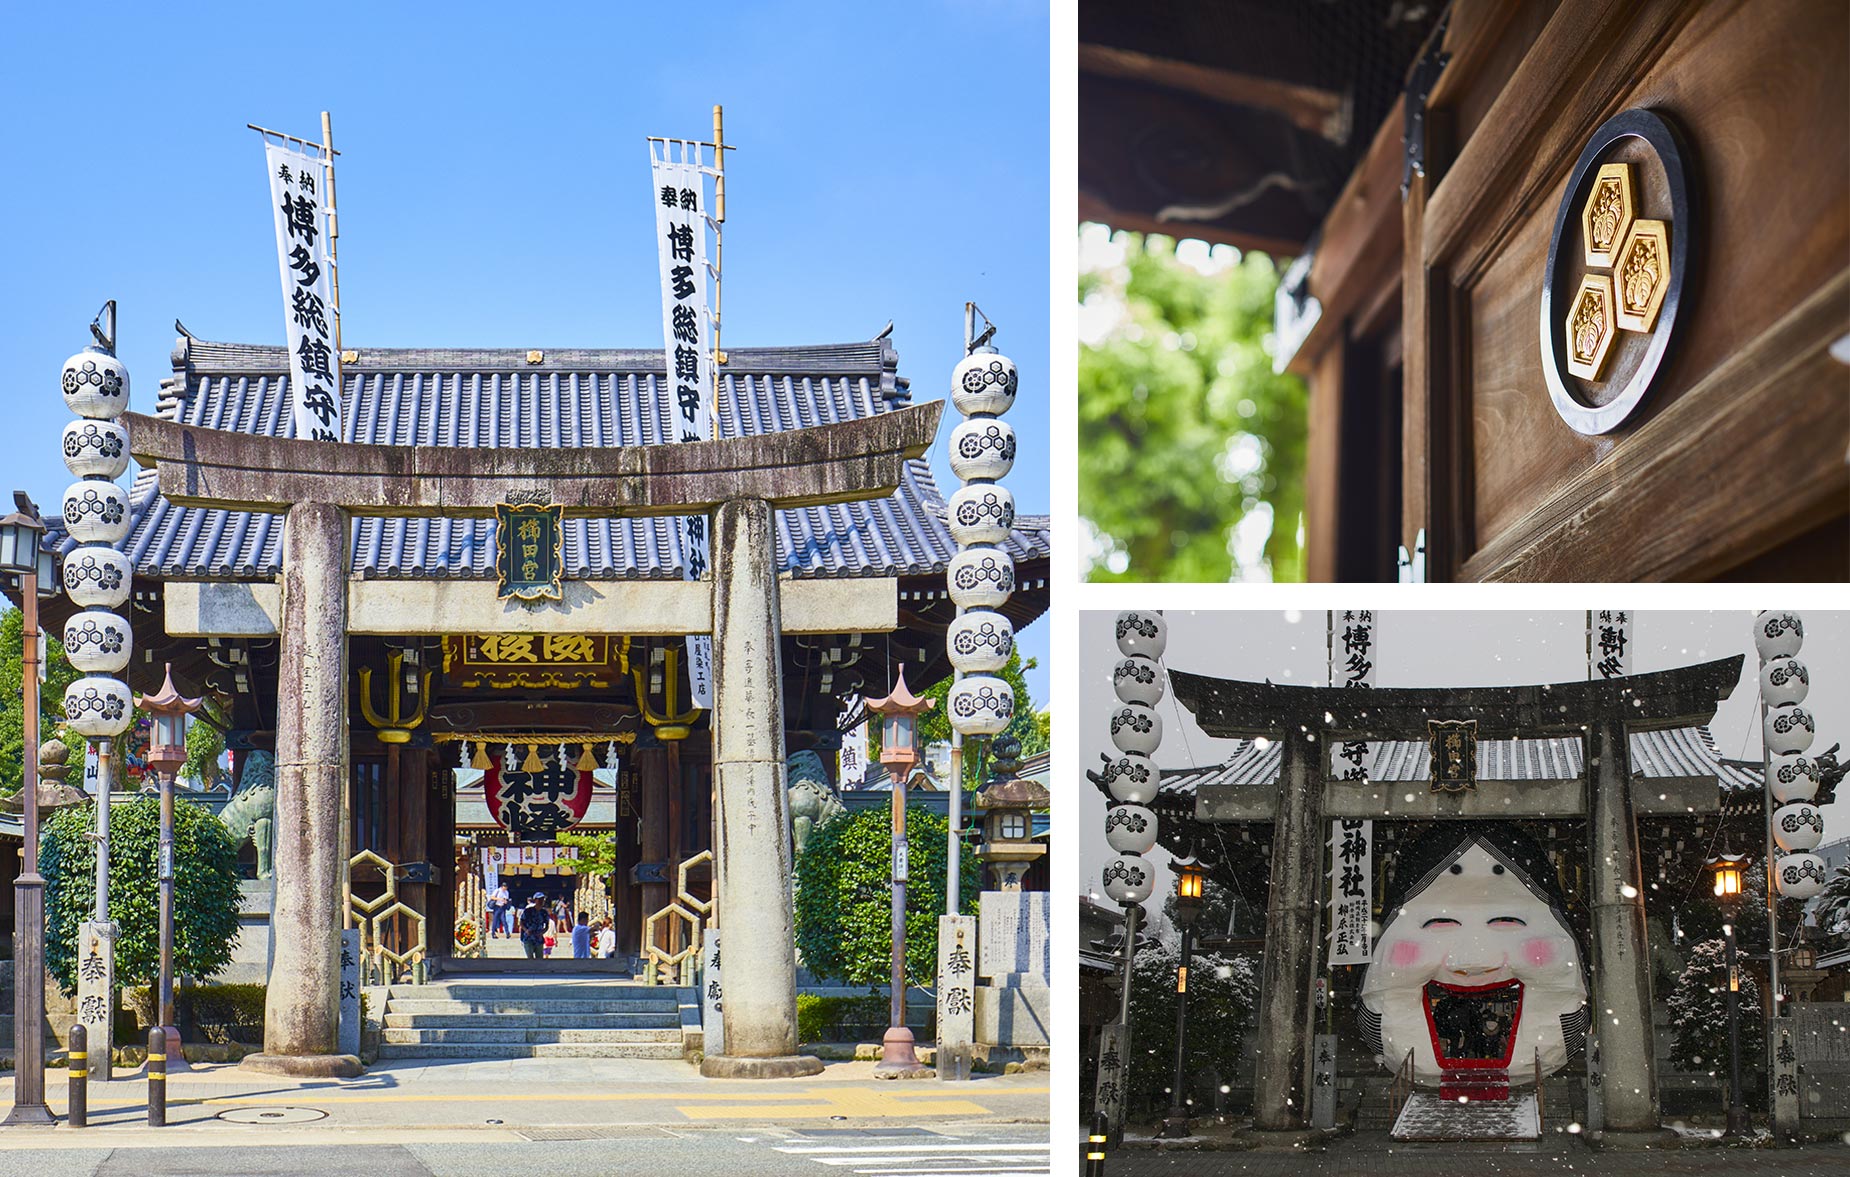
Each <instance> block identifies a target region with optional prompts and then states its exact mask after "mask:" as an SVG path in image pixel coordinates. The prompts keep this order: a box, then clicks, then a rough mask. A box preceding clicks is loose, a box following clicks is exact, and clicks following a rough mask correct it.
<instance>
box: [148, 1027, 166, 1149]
mask: <svg viewBox="0 0 1850 1177" xmlns="http://www.w3.org/2000/svg"><path fill="white" fill-rule="evenodd" d="M166 1126H167V1031H165V1030H163V1029H161V1028H160V1027H159V1026H156V1027H154V1029H152V1030H149V1031H148V1127H150V1128H165V1127H166Z"/></svg>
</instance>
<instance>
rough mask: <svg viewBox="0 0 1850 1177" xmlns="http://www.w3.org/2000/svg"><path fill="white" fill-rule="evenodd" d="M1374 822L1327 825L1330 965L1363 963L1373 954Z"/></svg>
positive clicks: (1344, 820) (1344, 821) (1359, 820)
mask: <svg viewBox="0 0 1850 1177" xmlns="http://www.w3.org/2000/svg"><path fill="white" fill-rule="evenodd" d="M1374 878H1375V823H1374V822H1372V821H1369V820H1367V819H1366V818H1349V817H1345V818H1341V819H1339V820H1337V821H1333V822H1331V823H1330V963H1331V964H1332V965H1348V964H1367V963H1368V961H1369V958H1370V957H1372V956H1373V955H1374V950H1375V943H1374V942H1375V937H1374V925H1373V923H1372V922H1371V921H1372V919H1373V917H1374Z"/></svg>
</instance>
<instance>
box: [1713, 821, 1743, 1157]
mask: <svg viewBox="0 0 1850 1177" xmlns="http://www.w3.org/2000/svg"><path fill="white" fill-rule="evenodd" d="M1705 865H1706V866H1707V867H1708V868H1709V870H1710V871H1711V872H1712V873H1713V874H1714V875H1715V897H1716V898H1717V899H1719V900H1721V904H1722V911H1723V913H1724V914H1725V915H1726V916H1727V922H1726V923H1724V924H1723V925H1722V935H1723V937H1724V940H1725V943H1726V944H1727V953H1728V955H1727V960H1728V1129H1727V1132H1726V1133H1725V1135H1728V1136H1745V1135H1746V1134H1747V1108H1746V1107H1745V1106H1744V1105H1743V1104H1742V1102H1741V973H1740V970H1739V969H1738V968H1737V967H1736V966H1735V962H1734V916H1735V909H1736V907H1737V906H1738V905H1739V903H1740V899H1741V876H1742V874H1743V873H1744V872H1745V871H1746V869H1747V855H1745V854H1729V853H1727V852H1726V851H1724V852H1723V853H1721V854H1718V855H1716V856H1715V857H1714V858H1711V859H1709V860H1708V862H1707V863H1706V864H1705Z"/></svg>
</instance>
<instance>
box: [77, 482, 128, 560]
mask: <svg viewBox="0 0 1850 1177" xmlns="http://www.w3.org/2000/svg"><path fill="white" fill-rule="evenodd" d="M64 528H65V530H66V531H68V532H70V533H71V538H72V539H75V540H76V541H77V542H78V543H82V544H110V545H112V546H113V545H115V544H119V543H121V542H122V539H123V537H124V536H126V535H127V534H128V528H129V516H128V493H127V492H126V491H124V490H123V489H122V488H121V487H119V486H117V485H116V484H115V483H113V482H73V483H72V484H71V485H70V486H69V487H67V488H66V489H65V491H64Z"/></svg>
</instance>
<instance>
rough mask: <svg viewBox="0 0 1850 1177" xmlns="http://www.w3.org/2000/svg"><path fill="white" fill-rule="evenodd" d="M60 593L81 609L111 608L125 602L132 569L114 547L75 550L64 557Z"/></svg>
mask: <svg viewBox="0 0 1850 1177" xmlns="http://www.w3.org/2000/svg"><path fill="white" fill-rule="evenodd" d="M63 575H64V591H65V593H66V595H68V596H69V597H70V598H71V603H72V604H74V605H81V606H83V607H85V608H91V607H93V606H102V607H103V608H114V607H115V606H117V605H120V604H122V603H123V602H124V601H127V600H128V594H129V589H130V588H131V587H132V584H131V581H132V576H133V570H132V569H131V568H130V567H129V561H128V555H127V554H126V553H124V552H118V551H116V550H115V549H114V548H105V547H100V546H99V547H82V548H75V549H73V550H72V551H71V553H70V555H68V556H66V557H65V558H64V573H63Z"/></svg>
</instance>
